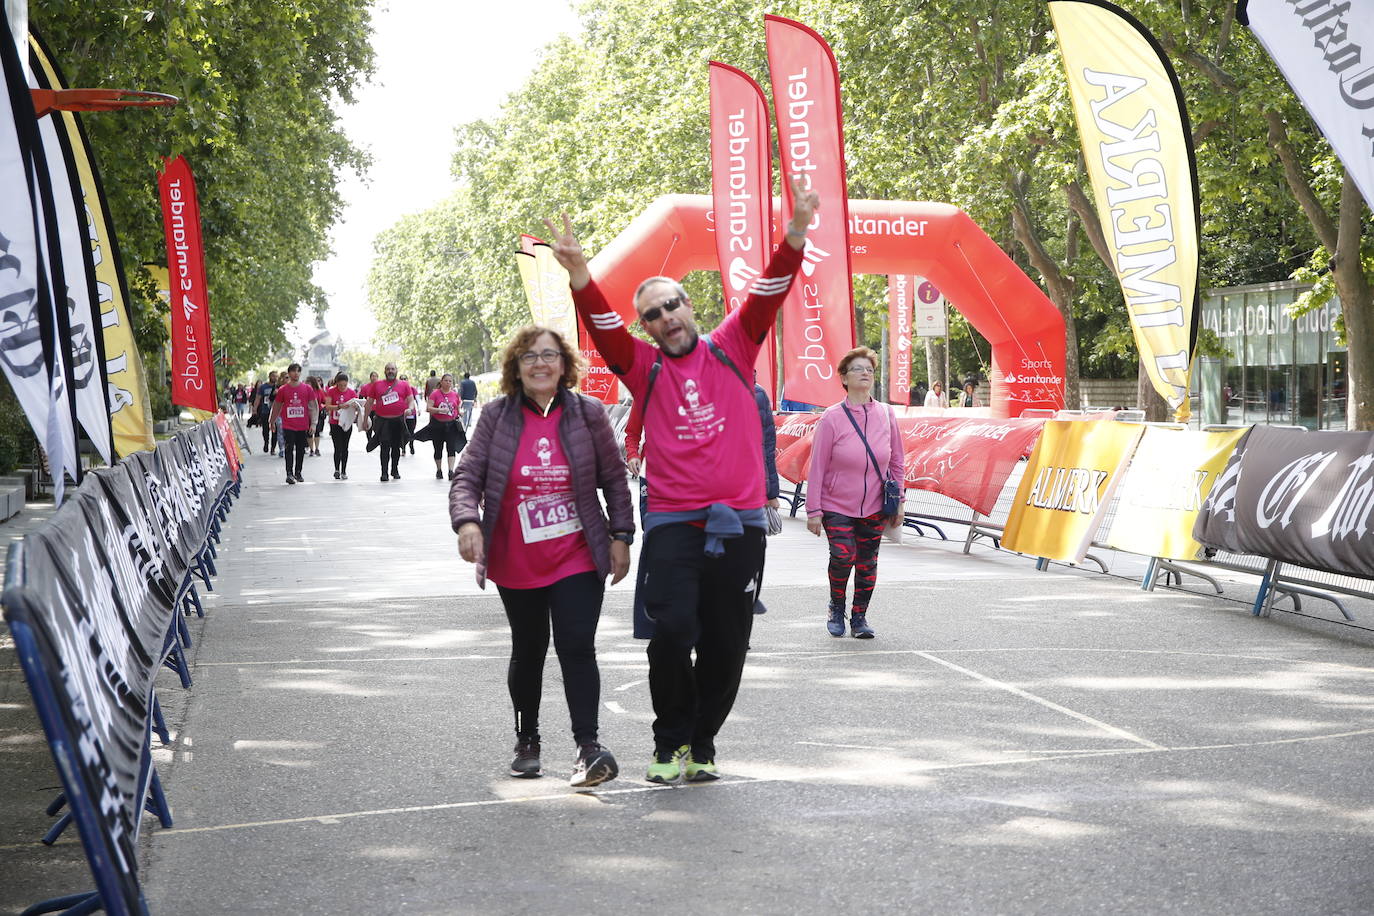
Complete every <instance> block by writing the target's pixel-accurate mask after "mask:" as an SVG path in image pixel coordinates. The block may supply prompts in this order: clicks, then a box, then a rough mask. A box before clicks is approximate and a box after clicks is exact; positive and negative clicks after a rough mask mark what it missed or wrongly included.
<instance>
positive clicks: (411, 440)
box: [401, 375, 420, 455]
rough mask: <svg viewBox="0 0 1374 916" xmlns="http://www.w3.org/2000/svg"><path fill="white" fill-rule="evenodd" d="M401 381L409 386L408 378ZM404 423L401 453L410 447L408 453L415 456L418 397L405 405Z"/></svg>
mask: <svg viewBox="0 0 1374 916" xmlns="http://www.w3.org/2000/svg"><path fill="white" fill-rule="evenodd" d="M401 381H403V382H405V383H406V384H407V385H409V384H410V376H408V375H403V376H401ZM411 390H412V391H415V389H414V388H413V387H412V388H411ZM416 394H417V395H418V394H419V392H416ZM405 421H406V441H405V442H403V443H401V453H402V454H404V453H405V447H406V446H410V453H411V454H412V455H413V454H415V425H416V424H417V423H418V422H419V421H420V402H419V398H418V397H413V398H411V399H410V403H409V404H407V405H406V412H405Z"/></svg>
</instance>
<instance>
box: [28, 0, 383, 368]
mask: <svg viewBox="0 0 1374 916" xmlns="http://www.w3.org/2000/svg"><path fill="white" fill-rule="evenodd" d="M370 7H371V3H370V2H368V0H330V2H325V0H233V2H225V0H176V2H171V0H162V2H157V3H151V4H149V3H133V2H130V0H110V2H102V3H99V4H87V3H67V2H62V0H31V2H30V24H31V27H32V28H33V29H34V30H35V31H37V32H39V33H40V34H41V35H42V36H43V37H44V39H45V40H46V41H47V43H48V44H49V46H50V47H51V48H52V51H53V55H54V57H55V59H56V61H57V63H58V65H59V66H60V67H61V68H62V69H63V71H64V72H65V75H66V77H67V80H68V82H69V83H70V84H71V85H73V86H80V87H88V86H101V87H112V88H126V87H133V88H142V89H152V90H157V91H161V92H168V93H171V94H173V95H176V96H178V97H179V98H180V99H181V103H180V104H179V105H177V106H176V107H175V108H172V109H159V110H153V111H136V110H135V111H125V112H120V113H112V114H93V115H86V116H85V123H86V127H87V130H88V132H89V133H90V136H91V144H92V146H93V148H94V151H95V155H96V158H97V161H98V163H99V166H100V169H101V171H102V173H103V176H104V179H105V186H106V192H107V194H108V196H109V200H110V210H111V214H112V219H113V221H114V225H115V229H116V232H117V233H118V236H119V242H120V248H121V251H122V254H123V256H124V261H125V269H126V273H127V274H128V276H129V278H130V283H131V284H132V285H133V287H134V290H133V300H134V301H133V302H132V303H131V311H132V312H133V314H132V316H131V318H132V320H133V322H134V325H135V328H136V336H137V339H138V341H139V344H140V346H141V347H142V348H143V349H144V350H145V352H150V353H151V352H154V351H155V350H156V349H157V347H158V346H159V345H160V343H161V341H162V340H163V338H164V332H163V329H162V317H161V316H162V315H163V314H165V307H163V306H161V305H160V304H159V303H157V301H156V299H155V295H154V290H153V289H152V283H151V282H150V281H149V280H148V279H147V276H146V274H145V273H144V272H143V270H142V269H141V267H140V265H142V264H144V263H165V262H166V259H167V255H166V251H165V245H164V241H163V230H162V221H161V220H162V217H161V212H160V209H159V206H158V200H157V194H156V190H155V180H156V174H157V171H158V169H159V168H160V167H161V164H162V157H164V156H169V157H170V156H176V155H177V154H185V156H186V158H187V160H188V161H189V162H190V164H191V167H192V169H193V170H194V172H195V175H196V182H197V187H198V191H199V197H200V205H201V218H202V224H203V230H204V245H205V260H206V269H207V274H208V282H209V288H210V311H211V322H212V327H213V330H214V338H215V345H216V346H221V345H222V346H227V347H228V349H229V355H230V357H231V358H232V359H233V360H234V362H235V363H237V364H239V365H254V364H256V363H258V362H259V361H260V360H262V359H263V358H264V357H265V356H266V355H267V354H269V353H271V352H272V351H274V350H278V349H280V348H281V347H282V346H284V345H285V344H286V340H285V334H284V329H285V328H286V326H287V325H289V324H290V323H291V322H292V321H294V320H295V317H296V314H297V311H298V309H299V307H300V306H301V305H302V304H305V305H310V306H313V307H315V308H316V309H317V310H320V309H322V308H323V306H324V302H323V298H322V295H321V293H320V291H319V289H318V288H317V287H315V285H314V284H313V283H312V282H311V265H312V263H313V262H314V261H317V260H320V259H322V258H324V257H325V256H326V255H327V254H328V250H327V241H326V239H327V237H328V230H329V227H330V226H331V225H332V223H333V222H334V220H335V219H336V218H337V216H338V213H339V209H340V204H341V202H340V198H339V195H338V190H337V185H338V180H339V179H338V175H339V173H340V171H341V170H343V169H361V168H362V167H363V166H364V165H365V162H366V159H365V157H364V156H363V155H362V154H360V153H359V151H358V150H356V149H355V148H354V147H353V146H352V145H351V144H350V143H349V142H348V140H347V138H346V137H345V136H344V135H343V133H342V131H341V130H340V129H339V126H338V123H337V116H336V115H335V114H334V111H333V106H334V105H335V104H338V103H341V102H348V101H351V99H352V93H353V90H354V88H355V87H356V86H357V85H358V83H359V81H360V80H362V79H364V78H366V77H367V76H368V74H370V73H371V70H372V49H371V46H370V44H369V36H370V26H369V20H370Z"/></svg>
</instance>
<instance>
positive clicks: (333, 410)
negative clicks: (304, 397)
mask: <svg viewBox="0 0 1374 916" xmlns="http://www.w3.org/2000/svg"><path fill="white" fill-rule="evenodd" d="M357 396H358V392H356V391H354V390H353V389H352V388H351V387H349V384H348V373H347V372H340V373H339V374H338V375H336V376H334V381H333V382H331V383H330V385H329V387H328V388H326V389H325V390H324V409H325V412H326V413H327V414H329V440H330V441H331V442H333V443H334V479H335V480H347V479H348V440H349V439H352V438H353V426H352V424H348V425H342V424H340V423H339V410H340V409H341V408H343V407H344V406H345V405H346V404H348V402H349V401H352V400H353V399H354V398H356V397H357ZM355 411H356V407H355Z"/></svg>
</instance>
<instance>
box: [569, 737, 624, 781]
mask: <svg viewBox="0 0 1374 916" xmlns="http://www.w3.org/2000/svg"><path fill="white" fill-rule="evenodd" d="M619 775H620V767H618V766H616V762H615V757H614V756H612V755H611V752H610V751H608V750H606V749H605V748H604V747H602V746H601V745H599V744H595V743H593V744H584V745H582V747H581V748H580V749H579V750H578V752H577V762H576V763H574V764H573V773H572V779H570V780H568V784H569V785H571V786H572V787H573V788H575V789H587V788H591V787H592V786H599V785H601V784H602V783H603V782H610V781H611V780H612V779H615V778H616V777H617V776H619Z"/></svg>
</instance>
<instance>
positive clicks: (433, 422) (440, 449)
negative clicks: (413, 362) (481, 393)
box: [421, 372, 467, 480]
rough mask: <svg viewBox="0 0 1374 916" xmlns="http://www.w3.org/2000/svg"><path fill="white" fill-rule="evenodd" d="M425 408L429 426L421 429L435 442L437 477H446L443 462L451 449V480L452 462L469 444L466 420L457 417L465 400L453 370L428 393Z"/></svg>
mask: <svg viewBox="0 0 1374 916" xmlns="http://www.w3.org/2000/svg"><path fill="white" fill-rule="evenodd" d="M428 402H429V403H428V404H427V405H426V410H428V411H429V425H427V426H426V427H425V428H424V430H422V431H421V433H422V437H423V438H426V439H428V440H429V441H431V442H433V443H434V479H435V480H443V479H444V469H443V465H442V464H440V461H442V459H443V454H444V451H445V450H447V451H448V479H449V480H452V479H453V465H454V462H456V461H457V460H458V453H459V452H461V451H462V450H463V446H464V445H466V444H467V435H466V431H465V430H464V429H463V422H462V421H461V420H459V419H458V411H459V408H460V405H461V404H462V399H461V398H460V397H459V396H458V391H457V389H455V388H454V387H453V375H452V373H449V372H445V373H444V374H443V375H442V376H440V377H439V386H438V387H437V388H435V389H434V390H433V391H431V392H430V393H429V399H428Z"/></svg>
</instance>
